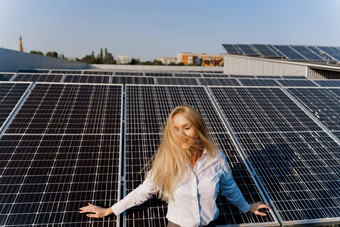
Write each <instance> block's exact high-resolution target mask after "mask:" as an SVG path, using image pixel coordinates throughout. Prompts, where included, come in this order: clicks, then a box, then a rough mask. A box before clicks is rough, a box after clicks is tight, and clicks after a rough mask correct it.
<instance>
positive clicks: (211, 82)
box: [197, 78, 241, 86]
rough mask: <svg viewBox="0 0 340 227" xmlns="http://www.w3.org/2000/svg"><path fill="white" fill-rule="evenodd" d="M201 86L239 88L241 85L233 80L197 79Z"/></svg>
mask: <svg viewBox="0 0 340 227" xmlns="http://www.w3.org/2000/svg"><path fill="white" fill-rule="evenodd" d="M197 79H198V81H199V82H200V84H201V85H205V86H241V84H240V83H239V82H238V81H237V79H234V78H230V79H229V78H227V79H221V78H197Z"/></svg>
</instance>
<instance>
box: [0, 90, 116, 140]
mask: <svg viewBox="0 0 340 227" xmlns="http://www.w3.org/2000/svg"><path fill="white" fill-rule="evenodd" d="M121 93H122V87H121V86H114V85H112V86H110V85H71V84H39V83H38V84H36V86H35V87H34V89H33V90H32V92H31V94H30V96H29V97H28V98H27V100H26V101H25V103H24V105H23V106H22V107H21V109H20V111H19V112H18V113H17V115H16V117H15V118H14V120H13V121H12V123H11V125H10V126H9V128H8V129H7V131H6V132H7V133H47V134H74V133H119V131H120V125H121V102H122V100H121V99H122V95H121Z"/></svg>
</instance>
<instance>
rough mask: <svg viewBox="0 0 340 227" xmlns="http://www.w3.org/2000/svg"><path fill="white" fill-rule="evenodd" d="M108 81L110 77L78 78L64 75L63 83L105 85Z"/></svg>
mask: <svg viewBox="0 0 340 227" xmlns="http://www.w3.org/2000/svg"><path fill="white" fill-rule="evenodd" d="M109 81H110V76H84V75H82V76H78V75H66V77H65V80H64V82H71V83H102V84H107V83H109Z"/></svg>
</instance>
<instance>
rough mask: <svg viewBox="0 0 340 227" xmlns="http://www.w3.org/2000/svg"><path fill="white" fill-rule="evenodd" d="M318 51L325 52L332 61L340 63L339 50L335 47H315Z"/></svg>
mask: <svg viewBox="0 0 340 227" xmlns="http://www.w3.org/2000/svg"><path fill="white" fill-rule="evenodd" d="M317 48H318V49H319V50H321V51H323V52H325V53H326V54H327V55H328V56H331V57H332V58H333V59H335V60H337V61H340V50H339V49H338V48H336V47H321V46H318V47H317Z"/></svg>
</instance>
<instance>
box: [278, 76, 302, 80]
mask: <svg viewBox="0 0 340 227" xmlns="http://www.w3.org/2000/svg"><path fill="white" fill-rule="evenodd" d="M282 78H283V79H292V80H307V77H305V76H282Z"/></svg>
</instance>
